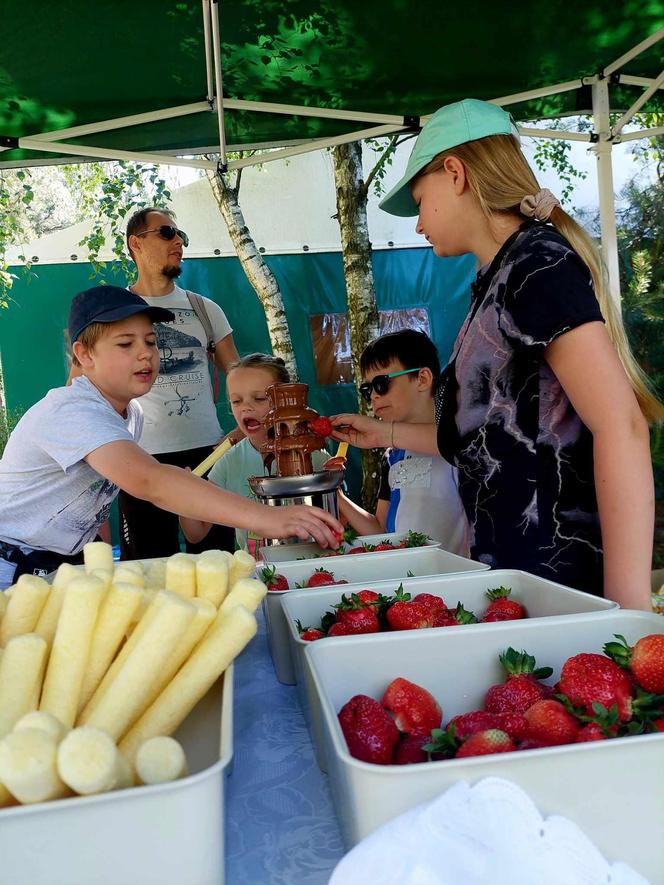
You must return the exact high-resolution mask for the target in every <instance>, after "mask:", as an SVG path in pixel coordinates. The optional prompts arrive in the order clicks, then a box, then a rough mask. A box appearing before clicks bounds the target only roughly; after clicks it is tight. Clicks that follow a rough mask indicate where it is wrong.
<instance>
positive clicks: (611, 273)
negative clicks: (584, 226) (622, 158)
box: [591, 78, 620, 306]
mask: <svg viewBox="0 0 664 885" xmlns="http://www.w3.org/2000/svg"><path fill="white" fill-rule="evenodd" d="M591 89H592V102H593V126H594V129H595V132H596V133H597V136H598V141H597V142H596V144H595V146H594V147H593V148H592V149H593V150H594V151H595V154H596V156H597V185H598V189H599V221H600V230H601V237H602V260H603V261H604V265H605V266H606V268H607V271H608V277H609V293H610V295H611V297H612V298H613V299H614V301H615V302H616V304H617V305H618V306H619V305H620V265H619V263H618V233H617V230H616V204H615V196H614V193H613V163H612V150H613V145H612V142H611V124H610V120H609V107H610V104H609V81H608V79H606V78H604V79H601V80H598V81H597V83H595V84H594V85H593V86H592V87H591Z"/></svg>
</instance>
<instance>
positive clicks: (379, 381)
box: [360, 367, 421, 403]
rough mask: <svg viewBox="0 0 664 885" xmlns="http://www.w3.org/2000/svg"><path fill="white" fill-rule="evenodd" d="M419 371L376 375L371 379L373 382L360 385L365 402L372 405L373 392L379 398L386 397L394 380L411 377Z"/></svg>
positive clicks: (408, 370)
mask: <svg viewBox="0 0 664 885" xmlns="http://www.w3.org/2000/svg"><path fill="white" fill-rule="evenodd" d="M420 368H421V367H420ZM419 371H420V369H419V368H418V369H403V371H401V372H390V373H389V374H387V375H376V376H375V377H374V378H372V379H371V381H365V382H364V384H360V393H361V394H362V396H363V397H364V398H365V400H366V401H367V402H368V403H370V402H371V392H372V391H374V390H375V391H376V393H377V394H378V396H385V394H386V393H387V391H388V390H389V389H390V384H391V382H392V378H398V377H399V375H409V374H410V373H411V372H419Z"/></svg>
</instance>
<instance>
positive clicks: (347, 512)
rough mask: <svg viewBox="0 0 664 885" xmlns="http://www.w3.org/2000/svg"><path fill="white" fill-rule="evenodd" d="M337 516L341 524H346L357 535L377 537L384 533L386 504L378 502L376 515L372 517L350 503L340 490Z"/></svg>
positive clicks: (352, 502) (353, 503)
mask: <svg viewBox="0 0 664 885" xmlns="http://www.w3.org/2000/svg"><path fill="white" fill-rule="evenodd" d="M338 501H339V516H340V517H341V520H342V522H347V523H348V524H349V525H350V526H351V527H352V528H354V529H355V531H356V532H357V533H358V535H379V534H380V533H381V532H384V531H385V524H386V517H387V502H386V501H380V500H379V501H378V503H377V506H376V515H375V516H372V515H371V513H369V512H368V511H367V510H364V509H363V508H362V507H360V505H359V504H356V503H355V502H354V501H351V499H350V498H349V497H347V496H346V495H345V494H344V493H343V492H342V491H341V489H339V492H338Z"/></svg>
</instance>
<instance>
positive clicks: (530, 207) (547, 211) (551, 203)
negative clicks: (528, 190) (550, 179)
mask: <svg viewBox="0 0 664 885" xmlns="http://www.w3.org/2000/svg"><path fill="white" fill-rule="evenodd" d="M556 206H560V200H559V199H558V198H557V197H555V196H554V195H553V194H552V193H551V191H550V190H549V189H548V188H546V187H543V188H542V190H541V191H537V193H536V194H527V195H526V196H525V197H524V198H523V200H521V203H520V205H519V209H520V211H521V214H522V215H526V216H527V217H528V218H535V219H537V221H548V220H549V218H550V217H551V213H552V212H553V210H554V209H555V208H556Z"/></svg>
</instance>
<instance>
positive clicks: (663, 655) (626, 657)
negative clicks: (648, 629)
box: [604, 633, 664, 694]
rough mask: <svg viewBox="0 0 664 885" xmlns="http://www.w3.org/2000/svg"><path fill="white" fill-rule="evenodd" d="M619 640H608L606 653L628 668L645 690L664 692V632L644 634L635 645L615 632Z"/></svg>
mask: <svg viewBox="0 0 664 885" xmlns="http://www.w3.org/2000/svg"><path fill="white" fill-rule="evenodd" d="M614 636H615V637H616V639H618V640H619V641H618V642H607V643H606V645H605V646H604V654H606V655H608V656H609V657H610V658H611V660H613V661H615V663H616V664H618V665H619V666H620V667H623V668H624V669H628V670H629V671H630V673H631V674H632V676H633V677H634V679H635V680H636V683H637V685H638V686H639V687H640V688H642V689H644V691H649V692H654V693H655V694H664V634H662V633H652V634H651V635H649V636H643V637H642V638H641V639H639V640H638V641H637V642H636V643H635V644H634V646H633V647H632V646H631V645H629V644H628V642H627V640H626V639H625V637H624V636H621V635H620V634H619V633H615V634H614Z"/></svg>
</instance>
